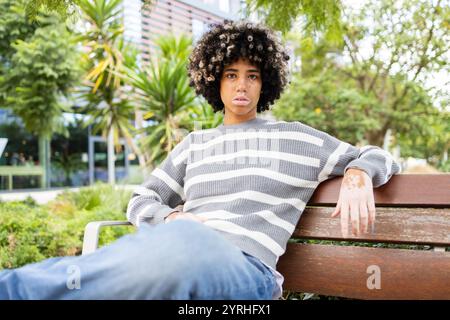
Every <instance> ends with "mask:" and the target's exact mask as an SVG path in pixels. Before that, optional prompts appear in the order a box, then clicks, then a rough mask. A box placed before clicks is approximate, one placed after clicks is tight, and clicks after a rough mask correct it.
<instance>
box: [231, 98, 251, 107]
mask: <svg viewBox="0 0 450 320" xmlns="http://www.w3.org/2000/svg"><path fill="white" fill-rule="evenodd" d="M232 102H233V104H234V105H237V106H246V105H248V104H249V103H250V100H247V99H233V101H232Z"/></svg>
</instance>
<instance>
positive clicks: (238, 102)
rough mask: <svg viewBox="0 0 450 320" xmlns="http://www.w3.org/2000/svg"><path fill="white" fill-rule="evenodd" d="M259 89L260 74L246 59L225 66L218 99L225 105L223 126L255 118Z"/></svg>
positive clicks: (260, 83)
mask: <svg viewBox="0 0 450 320" xmlns="http://www.w3.org/2000/svg"><path fill="white" fill-rule="evenodd" d="M261 87H262V81H261V72H260V70H259V68H258V67H257V66H255V65H253V64H251V63H250V62H249V61H248V60H247V59H242V58H239V60H237V61H236V62H234V63H232V64H230V65H227V66H225V67H224V69H223V73H222V77H221V79H220V97H221V99H222V102H223V104H224V105H225V117H224V124H235V123H240V122H243V121H247V120H251V119H253V118H255V117H256V111H257V105H258V100H259V96H260V94H261Z"/></svg>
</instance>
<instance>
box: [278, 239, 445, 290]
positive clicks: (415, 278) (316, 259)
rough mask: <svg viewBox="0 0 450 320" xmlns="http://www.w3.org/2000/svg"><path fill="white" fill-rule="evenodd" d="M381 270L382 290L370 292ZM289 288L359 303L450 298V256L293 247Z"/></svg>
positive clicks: (284, 269)
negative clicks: (376, 269) (373, 270)
mask: <svg viewBox="0 0 450 320" xmlns="http://www.w3.org/2000/svg"><path fill="white" fill-rule="evenodd" d="M369 266H378V267H379V268H380V276H381V278H380V279H381V282H380V284H381V288H380V289H372V290H370V289H368V287H367V281H368V278H369V277H370V276H371V275H373V273H368V272H367V270H368V267H369ZM278 270H279V271H280V272H281V273H282V274H283V275H284V277H285V283H284V285H283V287H284V289H288V290H294V291H298V292H311V293H317V294H324V295H331V296H339V297H348V298H357V299H450V252H434V251H419V250H402V249H382V248H363V247H345V246H326V245H305V244H289V245H288V249H287V252H286V253H285V254H284V255H283V256H282V257H281V258H280V262H279V264H278Z"/></svg>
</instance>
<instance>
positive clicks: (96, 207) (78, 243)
mask: <svg viewBox="0 0 450 320" xmlns="http://www.w3.org/2000/svg"><path fill="white" fill-rule="evenodd" d="M130 197H131V191H127V190H124V189H122V188H115V187H113V186H111V185H109V184H98V185H94V186H91V187H86V188H83V189H81V190H80V191H78V192H70V191H66V192H64V193H62V194H60V195H59V196H58V197H57V198H56V199H55V200H53V201H51V202H49V203H47V204H45V205H38V204H36V202H35V201H34V200H33V199H31V198H28V199H27V200H25V201H11V202H0V212H1V214H0V270H1V269H5V268H6V269H10V268H17V267H20V266H23V265H25V264H28V263H33V262H38V261H41V260H44V259H46V258H49V257H56V256H73V255H80V254H81V248H82V244H83V233H84V227H85V226H86V224H87V223H88V222H91V221H95V220H124V219H125V214H124V212H125V211H126V207H127V204H128V201H129V199H130ZM133 231H134V230H133V228H131V227H130V228H128V227H120V228H106V229H105V230H103V231H102V232H101V235H100V243H99V244H100V245H105V244H108V243H110V242H112V241H114V240H115V239H117V238H119V237H121V236H123V235H125V234H127V233H130V232H133Z"/></svg>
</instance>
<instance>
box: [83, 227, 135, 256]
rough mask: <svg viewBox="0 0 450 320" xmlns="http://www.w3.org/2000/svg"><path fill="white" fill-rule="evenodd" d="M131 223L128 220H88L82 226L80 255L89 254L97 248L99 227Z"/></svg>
mask: <svg viewBox="0 0 450 320" xmlns="http://www.w3.org/2000/svg"><path fill="white" fill-rule="evenodd" d="M128 225H131V222H129V221H93V222H89V223H88V224H87V225H86V228H84V237H83V251H82V252H81V254H82V255H85V254H89V253H92V252H94V251H95V250H97V247H98V235H99V233H100V228H101V227H107V226H128Z"/></svg>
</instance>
